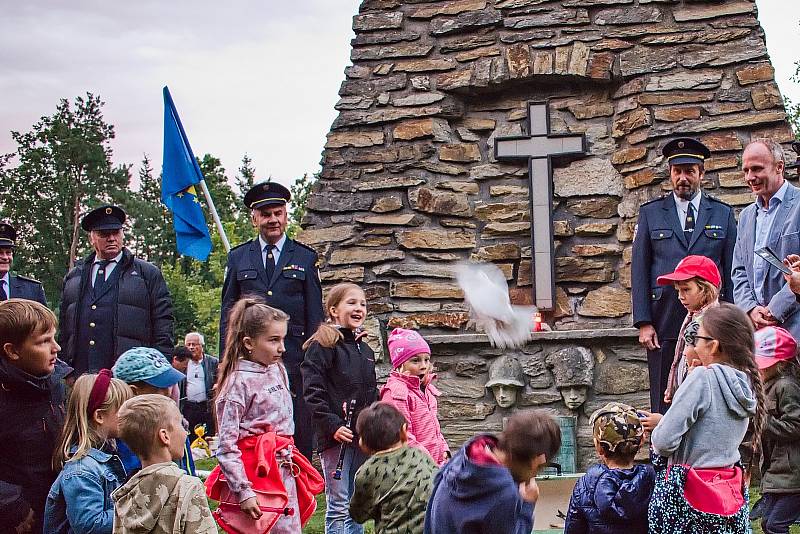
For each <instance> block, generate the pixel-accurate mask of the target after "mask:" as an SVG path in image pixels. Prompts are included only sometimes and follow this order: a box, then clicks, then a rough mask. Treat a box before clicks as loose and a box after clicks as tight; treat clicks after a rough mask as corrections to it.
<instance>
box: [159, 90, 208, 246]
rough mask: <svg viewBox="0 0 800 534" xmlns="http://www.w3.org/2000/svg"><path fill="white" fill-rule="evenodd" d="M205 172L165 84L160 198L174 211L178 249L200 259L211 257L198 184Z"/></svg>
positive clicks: (173, 217)
mask: <svg viewBox="0 0 800 534" xmlns="http://www.w3.org/2000/svg"><path fill="white" fill-rule="evenodd" d="M201 180H203V173H202V171H200V166H199V165H198V164H197V160H196V159H195V157H194V154H193V153H192V147H190V146H189V139H188V138H187V137H186V132H184V131H183V125H182V124H181V119H180V117H178V111H177V110H176V109H175V104H174V103H173V102H172V97H171V96H170V94H169V89H167V87H164V164H163V167H162V170H161V201H162V202H163V203H164V205H165V206H167V207H168V208H169V209H170V210H171V211H172V219H173V224H174V225H175V237H176V241H177V244H178V252H179V253H181V254H183V255H185V256H191V257H193V258H196V259H198V260H200V261H205V260H206V259H208V255H209V253H210V252H211V236H210V235H209V233H208V226H206V218H205V215H204V214H203V208H202V206H201V205H200V200H199V199H198V198H197V190H196V189H195V187H194V186H195V185H197V184H199V183H200V181H201Z"/></svg>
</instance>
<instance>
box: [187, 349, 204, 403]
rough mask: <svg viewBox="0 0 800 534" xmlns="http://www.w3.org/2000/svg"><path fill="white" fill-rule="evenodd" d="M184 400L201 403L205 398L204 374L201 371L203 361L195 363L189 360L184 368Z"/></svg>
mask: <svg viewBox="0 0 800 534" xmlns="http://www.w3.org/2000/svg"><path fill="white" fill-rule="evenodd" d="M186 400H188V401H191V402H203V401H204V400H207V397H206V374H205V372H204V371H203V360H200V361H199V362H195V361H194V360H192V359H191V358H189V366H188V367H187V368H186Z"/></svg>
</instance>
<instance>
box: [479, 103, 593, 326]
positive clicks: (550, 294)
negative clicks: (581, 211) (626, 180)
mask: <svg viewBox="0 0 800 534" xmlns="http://www.w3.org/2000/svg"><path fill="white" fill-rule="evenodd" d="M586 151H587V145H586V136H585V135H584V134H580V135H574V134H551V133H550V111H549V107H548V105H547V102H528V135H521V136H512V137H501V138H497V139H496V140H495V144H494V156H495V159H497V160H500V161H502V160H521V159H525V160H528V179H529V184H528V185H529V186H530V194H529V195H528V196H529V198H530V210H531V244H532V246H533V248H532V260H533V261H532V262H531V264H532V268H533V273H532V280H533V288H534V289H533V291H534V300H535V304H536V306H537V307H538V308H539V309H540V310H542V311H549V310H552V309H553V308H554V307H555V299H556V283H555V262H554V246H553V159H555V158H559V157H562V158H563V157H569V156H571V157H572V158H574V157H575V156H583V155H586ZM590 178H591V177H588V176H587V179H590Z"/></svg>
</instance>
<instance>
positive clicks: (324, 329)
mask: <svg viewBox="0 0 800 534" xmlns="http://www.w3.org/2000/svg"><path fill="white" fill-rule="evenodd" d="M353 290H356V291H359V292H360V293H361V294H362V295H363V294H364V290H363V289H361V288H360V287H359V286H357V285H356V284H351V283H349V282H345V283H342V284H336V285H335V286H333V287H332V288H331V289H330V291H328V296H327V298H326V299H325V315H327V316H328V321H327V322H324V323H322V324H320V325H319V327H317V331H316V332H314V335H313V336H311V337H310V338H308V339H307V340H306V342H305V343H303V350H306V349H307V348H308V347H310V346H311V344H312V343H315V342H316V343H319V344H320V345H322V346H323V347H325V348H328V349H329V348H331V347H333V346H334V345H336V343H338V342H339V340H340V339H342V333H341V332H340V331H339V329H338V328H336V327H335V326H334V325H333V324H332V322H333V317H332V316H331V308H335V307H336V306H338V305H339V304H341V303H342V301H343V300H344V297H345V296H347V293H348V292H350V291H353Z"/></svg>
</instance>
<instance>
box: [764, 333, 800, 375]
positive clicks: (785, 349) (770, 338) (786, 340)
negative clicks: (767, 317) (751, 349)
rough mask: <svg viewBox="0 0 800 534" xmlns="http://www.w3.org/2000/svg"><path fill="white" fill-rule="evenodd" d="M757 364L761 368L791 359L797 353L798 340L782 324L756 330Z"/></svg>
mask: <svg viewBox="0 0 800 534" xmlns="http://www.w3.org/2000/svg"><path fill="white" fill-rule="evenodd" d="M755 341H756V365H758V368H759V369H766V368H767V367H772V366H773V365H775V364H776V363H778V362H781V361H785V360H791V359H792V358H794V357H795V355H796V354H797V341H795V340H794V337H792V334H790V333H789V332H788V331H787V330H785V329H783V328H781V327H780V326H765V327H764V328H760V329H758V330H757V331H756V335H755Z"/></svg>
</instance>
